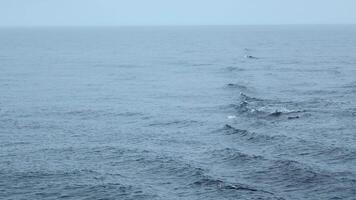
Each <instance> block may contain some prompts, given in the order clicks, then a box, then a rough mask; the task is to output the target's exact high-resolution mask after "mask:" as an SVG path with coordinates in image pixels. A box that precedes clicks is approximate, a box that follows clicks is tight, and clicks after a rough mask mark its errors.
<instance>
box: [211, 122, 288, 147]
mask: <svg viewBox="0 0 356 200" xmlns="http://www.w3.org/2000/svg"><path fill="white" fill-rule="evenodd" d="M218 131H219V132H220V131H222V132H224V133H225V134H226V135H238V136H239V137H240V138H243V139H245V140H247V141H251V142H254V143H256V142H258V143H265V144H267V142H270V141H281V140H286V139H287V137H286V136H282V135H274V136H272V135H265V134H258V133H255V132H250V131H248V130H244V129H238V128H235V127H233V126H231V125H229V124H225V126H224V128H222V129H220V130H218Z"/></svg>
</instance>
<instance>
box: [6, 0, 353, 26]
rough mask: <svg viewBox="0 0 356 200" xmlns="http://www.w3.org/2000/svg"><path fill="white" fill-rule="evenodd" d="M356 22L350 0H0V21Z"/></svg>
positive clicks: (40, 23)
mask: <svg viewBox="0 0 356 200" xmlns="http://www.w3.org/2000/svg"><path fill="white" fill-rule="evenodd" d="M340 23H341V24H350V23H351V24H356V0H0V26H43V25H51V26H57V25H83V26H87V25H89V26H90V25H103V26H105V25H238V24H340Z"/></svg>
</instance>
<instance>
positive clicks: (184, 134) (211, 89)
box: [0, 25, 356, 200]
mask: <svg viewBox="0 0 356 200" xmlns="http://www.w3.org/2000/svg"><path fill="white" fill-rule="evenodd" d="M0 199H1V200H29V199H36V200H42V199H46V200H47V199H48V200H50V199H70V200H91V199H93V200H96V199H102V200H104V199H105V200H111V199H113V200H114V199H118V200H130V199H132V200H140V199H145V200H146V199H148V200H151V199H152V200H176V199H177V200H178V199H179V200H180V199H184V200H185V199H187V200H198V199H201V200H220V199H222V200H224V199H243V200H245V199H246V200H250V199H256V200H257V199H259V200H275V199H276V200H316V199H323V200H328V199H330V200H339V199H340V200H341V199H342V200H355V199H356V26H352V25H339V26H328V25H324V26H312V25H310V26H201V27H198V26H197V27H194V26H191V27H81V28H80V27H48V28H45V27H37V28H35V27H33V28H30V27H28V28H0Z"/></svg>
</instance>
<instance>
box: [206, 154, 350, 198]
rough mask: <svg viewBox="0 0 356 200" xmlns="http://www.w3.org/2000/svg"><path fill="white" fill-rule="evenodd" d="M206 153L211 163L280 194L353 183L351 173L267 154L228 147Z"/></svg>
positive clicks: (324, 188) (346, 187)
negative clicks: (333, 170)
mask: <svg viewBox="0 0 356 200" xmlns="http://www.w3.org/2000/svg"><path fill="white" fill-rule="evenodd" d="M210 154H211V158H210V159H212V160H211V165H218V167H219V168H224V169H229V170H228V171H230V173H232V172H234V171H235V172H237V173H239V174H240V176H241V177H242V179H243V180H250V181H252V180H258V182H259V184H260V185H268V188H270V189H272V190H273V191H279V193H280V194H283V193H285V192H286V191H298V190H303V191H308V190H312V191H314V192H325V191H329V190H332V189H333V188H332V187H330V186H332V185H339V188H340V189H343V190H352V189H353V185H354V184H355V183H356V179H353V178H351V177H355V174H352V173H350V172H332V171H329V170H326V169H320V168H318V167H316V166H313V165H308V164H306V163H302V162H299V161H296V160H288V159H273V158H267V157H264V156H260V155H251V154H247V153H244V152H241V150H238V149H231V148H225V149H220V150H214V151H212V152H210ZM251 166H253V167H251ZM240 179H241V178H240ZM216 184H222V183H220V182H217V183H216Z"/></svg>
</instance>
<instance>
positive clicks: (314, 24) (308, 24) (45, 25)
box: [0, 23, 356, 28]
mask: <svg viewBox="0 0 356 200" xmlns="http://www.w3.org/2000/svg"><path fill="white" fill-rule="evenodd" d="M355 25H356V23H281V24H277V23H275V24H274V23H271V24H176V25H174V24H147V25H146V24H141V25H140V24H137V25H134V24H132V25H119V24H107V25H104V24H103V25H94V24H92V25H89V24H88V25H83V24H58V25H50V24H41V25H40V24H38V25H0V28H47V27H48V28H52V27H53V28H57V27H58V28H61V27H68V28H70V27H73V28H75V27H78V28H80V27H83V28H85V27H88V28H90V27H103V28H104V27H108V28H110V27H113V28H114V27H115V28H119V27H123V28H124V27H199V26H200V27H211V26H355Z"/></svg>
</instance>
